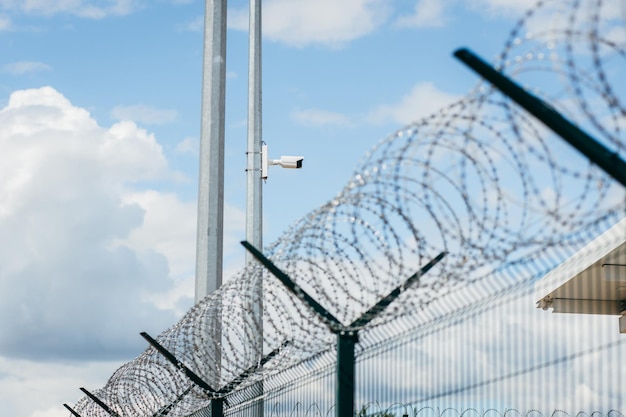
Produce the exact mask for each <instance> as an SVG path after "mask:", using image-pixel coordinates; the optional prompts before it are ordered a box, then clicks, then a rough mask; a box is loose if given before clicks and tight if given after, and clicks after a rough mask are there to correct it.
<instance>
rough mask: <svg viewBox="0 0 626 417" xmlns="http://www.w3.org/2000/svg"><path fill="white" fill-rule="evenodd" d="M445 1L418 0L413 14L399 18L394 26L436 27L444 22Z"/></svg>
mask: <svg viewBox="0 0 626 417" xmlns="http://www.w3.org/2000/svg"><path fill="white" fill-rule="evenodd" d="M446 3H447V2H446V1H441V0H418V1H417V3H416V4H415V10H414V11H413V14H411V15H406V16H401V17H400V18H399V19H398V20H397V21H396V24H397V25H398V26H401V27H437V26H443V25H444V24H445V22H446V18H445V15H444V11H445V6H446Z"/></svg>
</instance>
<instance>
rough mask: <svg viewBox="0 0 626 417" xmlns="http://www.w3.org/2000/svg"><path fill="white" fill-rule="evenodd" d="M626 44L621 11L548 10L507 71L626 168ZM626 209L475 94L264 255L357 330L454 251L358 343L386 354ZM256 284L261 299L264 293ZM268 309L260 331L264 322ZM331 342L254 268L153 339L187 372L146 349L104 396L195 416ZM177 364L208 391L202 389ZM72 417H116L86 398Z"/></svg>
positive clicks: (521, 123) (598, 4) (381, 153)
mask: <svg viewBox="0 0 626 417" xmlns="http://www.w3.org/2000/svg"><path fill="white" fill-rule="evenodd" d="M625 32H626V2H624V1H619V2H617V1H611V2H607V1H602V0H551V1H540V2H538V3H537V4H536V5H535V6H534V7H532V8H531V9H529V11H528V12H527V13H526V14H525V15H524V16H523V18H522V19H520V21H519V22H518V23H517V24H516V25H515V27H514V28H513V30H512V32H511V35H510V37H509V38H508V39H507V40H506V42H505V47H504V50H503V52H502V53H501V54H500V56H499V57H498V59H497V62H496V66H497V67H498V68H499V69H500V70H502V71H503V72H504V73H505V74H507V75H509V76H511V77H512V78H514V79H515V80H516V81H517V82H519V83H521V84H522V85H523V86H524V87H525V88H527V89H529V90H530V91H532V92H533V93H534V94H536V95H538V96H539V97H541V98H543V99H544V100H546V101H547V102H548V103H550V104H551V105H552V106H554V108H555V109H557V110H558V111H559V112H561V113H562V114H564V115H566V116H567V117H568V118H570V119H571V120H573V121H574V122H575V123H576V124H577V125H579V126H580V127H582V128H585V129H588V131H589V132H590V133H591V134H593V135H595V137H596V138H597V139H598V140H599V141H601V142H602V143H604V144H605V145H606V146H609V147H610V148H611V149H612V150H614V151H615V152H616V153H618V154H619V155H620V156H624V153H626V145H625V141H624V133H623V132H624V129H625V128H626V107H625V99H624V95H625V94H626V91H624V90H625V89H624V83H623V82H619V80H618V79H617V77H619V76H620V75H621V74H623V73H624V69H626V68H624V66H625V64H626V33H625ZM451 65H453V64H451ZM624 202H625V198H624V190H623V189H622V188H621V187H620V186H619V184H617V183H615V181H613V180H612V179H611V178H610V177H609V176H607V174H605V173H604V172H603V171H602V170H600V169H599V168H597V167H596V166H594V165H593V164H591V163H590V162H588V161H587V160H586V159H585V158H584V157H582V156H580V155H578V154H577V153H576V152H574V151H573V150H571V149H570V148H569V146H568V145H567V144H566V143H564V142H563V141H562V140H561V139H560V138H559V137H557V136H555V135H554V134H553V133H552V132H551V131H549V130H548V129H547V128H545V127H544V126H542V125H541V124H539V123H538V122H537V121H536V120H534V119H533V118H532V117H531V116H529V115H528V114H527V113H525V112H524V111H523V110H521V109H519V108H518V107H517V106H516V105H515V104H513V103H511V102H510V101H509V100H508V99H506V98H505V97H503V96H502V95H500V94H499V93H497V92H496V91H494V90H493V89H492V88H491V87H490V86H488V85H486V84H484V83H479V84H478V86H477V87H476V88H475V89H474V90H472V92H470V93H469V94H468V95H467V96H466V97H464V98H463V99H462V100H460V101H458V102H456V103H454V104H452V105H451V106H449V107H447V108H444V109H442V110H439V111H437V112H436V113H434V114H433V115H431V116H429V117H426V118H424V119H421V120H418V121H416V122H415V123H412V124H410V125H408V126H406V127H404V128H403V129H401V130H399V131H397V132H396V133H394V134H393V135H391V136H389V137H388V138H386V139H385V140H383V141H382V142H380V143H379V144H378V145H377V146H375V147H374V148H373V149H372V150H371V151H370V152H368V153H367V154H366V155H365V156H364V158H363V159H362V161H361V162H360V164H359V166H358V168H357V169H356V170H355V172H354V175H353V176H352V178H351V179H350V180H349V181H348V183H347V184H346V186H345V187H344V188H343V189H342V190H341V191H340V192H339V193H338V194H337V195H336V196H335V197H334V198H333V199H332V200H331V201H329V202H328V203H327V204H325V205H323V206H321V207H319V208H317V209H316V210H314V211H312V212H311V213H309V214H308V215H306V216H305V217H303V218H302V219H300V220H299V221H297V222H296V223H295V224H293V225H292V226H291V227H290V228H289V229H288V230H286V231H285V233H284V234H283V235H282V236H281V237H280V238H279V239H278V240H277V241H276V242H274V243H273V244H271V245H270V246H268V247H266V248H265V249H264V253H265V254H266V255H267V256H268V257H269V258H270V259H271V260H272V261H273V262H274V263H275V264H276V265H277V266H278V267H279V268H281V269H282V270H283V271H285V272H286V273H287V274H289V275H290V276H291V277H292V278H293V279H294V281H295V282H296V284H297V285H298V286H299V288H301V289H302V290H304V291H306V292H307V293H309V294H310V295H311V296H312V297H313V298H315V299H316V300H317V301H318V302H319V303H320V304H321V305H323V306H324V307H325V308H326V309H328V310H329V311H331V312H332V314H333V315H334V316H335V317H337V318H338V319H339V321H340V322H341V323H342V324H343V325H349V324H350V323H353V322H354V321H355V320H356V319H357V318H358V317H361V316H362V315H363V314H364V313H365V312H367V311H368V309H369V308H370V307H371V306H372V305H374V304H375V303H376V302H377V301H378V300H379V299H381V298H382V297H384V296H385V295H387V294H388V293H389V292H390V291H391V290H393V289H394V288H396V287H398V286H400V287H401V286H402V284H403V282H404V281H405V280H406V279H407V278H408V277H409V276H411V275H412V274H414V273H415V272H416V271H417V270H418V269H419V268H420V267H421V266H422V265H424V264H425V263H427V262H428V261H429V260H430V259H432V258H433V257H435V256H436V255H437V254H438V253H440V252H442V251H444V252H447V256H446V257H445V258H444V260H443V261H442V262H440V263H439V264H438V265H437V267H436V268H435V269H433V270H432V271H431V272H429V273H427V274H425V275H424V276H422V277H421V278H420V280H419V282H418V283H417V284H416V285H413V286H412V287H409V288H401V290H402V292H403V294H402V295H401V296H400V299H399V300H397V302H395V303H394V304H392V305H391V307H390V308H388V309H386V310H385V311H383V312H381V313H379V314H378V315H377V316H376V317H375V318H374V320H373V321H371V322H368V324H367V325H364V326H363V327H362V328H356V329H354V330H363V333H362V338H363V340H365V341H367V338H368V337H369V336H368V335H374V334H375V335H376V337H374V339H372V341H371V342H370V345H371V346H375V345H376V343H374V340H379V339H380V338H381V334H383V335H384V334H385V327H384V326H385V325H387V324H389V323H393V322H394V321H395V320H397V319H398V318H399V317H405V316H407V315H411V314H414V313H415V312H419V311H423V310H424V309H426V308H427V307H428V306H429V305H430V304H431V303H432V302H433V301H435V300H442V299H444V297H445V296H446V295H449V294H451V293H453V292H454V291H456V290H458V289H459V288H461V287H464V286H467V285H469V284H473V283H480V282H481V281H483V280H485V279H486V278H488V277H493V276H498V277H499V279H501V280H503V281H504V282H505V283H506V285H504V286H503V287H506V286H508V285H514V283H515V282H518V281H523V280H527V279H531V278H533V277H535V276H536V275H537V274H538V273H540V272H542V271H545V270H546V267H547V266H550V265H555V264H556V263H558V262H559V261H561V260H563V259H564V258H565V257H566V256H568V255H570V254H571V253H573V252H574V251H575V250H577V249H578V248H580V247H581V246H582V245H584V244H585V243H587V242H588V241H589V240H590V239H591V238H593V237H595V236H596V235H598V234H599V233H601V232H603V231H604V230H605V229H606V228H608V227H609V226H611V225H612V224H614V223H615V222H617V221H618V220H619V219H621V218H622V217H623V216H624V214H625V213H626V212H625V208H626V206H625V204H624ZM259 277H262V278H263V284H262V285H263V295H262V299H259V294H258V293H256V292H255V291H254V290H253V288H254V287H255V282H256V280H257V279H259ZM479 288H482V287H479ZM486 291H488V290H486V289H484V291H483V290H482V289H479V290H477V291H476V295H475V297H482V296H485V294H486ZM261 304H262V306H263V320H262V323H261V322H260V321H259V320H258V318H257V317H256V316H255V315H254V310H255V308H257V307H258V306H259V305H261ZM255 306H257V307H255ZM328 327H331V329H333V330H334V331H340V330H341V325H338V324H337V323H334V322H325V321H324V320H323V319H320V318H319V316H318V315H316V314H314V313H313V312H312V311H310V309H309V308H308V307H306V306H305V305H304V304H303V303H302V302H301V300H298V299H297V297H294V296H293V295H292V294H291V293H289V292H288V291H287V290H286V289H285V288H284V287H283V286H282V284H280V283H279V282H278V281H277V280H276V279H275V278H274V277H273V276H271V275H270V274H269V273H268V272H267V271H266V270H264V269H263V268H261V266H260V265H258V264H257V263H251V264H249V265H247V266H246V268H244V269H242V270H241V271H240V272H239V273H238V274H237V275H236V276H235V277H233V278H232V279H231V280H229V281H227V282H226V283H225V284H224V285H223V287H222V288H220V289H219V290H218V291H216V292H215V293H213V294H211V295H210V296H208V297H207V298H205V299H204V300H202V301H201V302H199V303H198V304H196V305H195V306H194V307H193V308H192V309H191V310H190V311H189V312H188V313H187V314H186V315H185V316H184V317H183V318H182V319H181V320H180V321H179V322H178V323H176V324H175V325H173V326H172V327H171V328H169V329H167V330H166V331H165V332H163V333H162V334H161V335H159V336H158V337H157V338H156V340H157V341H158V342H159V343H160V344H161V345H162V346H164V347H165V348H166V349H167V350H168V351H169V352H171V354H172V355H174V356H175V357H176V359H177V361H178V362H179V364H178V365H177V364H174V363H172V362H171V361H168V360H167V359H166V358H164V356H163V355H162V354H161V353H160V352H158V351H157V350H156V349H155V348H153V347H149V348H148V349H146V350H145V351H144V352H143V353H142V354H141V355H140V356H138V357H137V358H136V359H135V360H133V361H131V362H129V363H127V364H125V365H124V366H122V367H121V368H120V369H118V370H117V371H116V372H115V373H114V374H113V375H112V376H111V378H110V379H109V381H108V382H107V384H106V385H105V387H104V388H102V389H100V390H97V391H95V395H96V396H97V397H98V398H100V399H101V400H102V401H103V402H104V403H106V404H108V405H109V407H111V409H113V410H114V411H115V412H117V413H118V414H119V415H120V416H124V417H135V416H156V415H168V416H171V417H179V416H180V417H183V416H188V415H190V414H192V413H194V412H196V411H198V410H201V409H203V408H205V407H207V406H208V405H209V403H210V401H211V400H212V399H215V398H227V397H228V395H229V394H230V392H233V391H238V390H239V391H241V390H243V389H244V388H246V387H250V386H252V384H254V383H256V382H258V381H261V380H263V379H265V378H267V377H268V376H271V375H278V374H279V373H281V372H283V371H285V370H286V369H290V368H293V367H294V365H296V364H300V363H304V362H307V361H309V362H307V363H314V362H315V361H314V359H315V358H317V357H320V355H322V354H323V353H324V352H327V351H328V350H329V347H330V346H332V344H333V343H334V337H333V335H332V333H331V332H329V331H328ZM372 328H378V330H377V333H372V330H371V329H372ZM259 342H262V344H263V351H264V352H265V353H268V352H272V351H274V352H276V354H275V355H274V356H273V357H272V358H271V359H269V360H267V361H266V362H264V363H263V366H260V365H261V363H260V361H261V358H259V357H258V351H257V349H255V348H253V346H255V345H256V344H258V343H259ZM366 345H367V343H366ZM361 352H362V351H361ZM322 356H324V355H322ZM180 364H183V365H185V366H186V367H188V368H189V369H191V370H192V371H193V372H194V373H195V374H196V375H197V376H198V377H199V378H200V379H201V380H202V381H204V382H205V383H206V384H207V385H208V386H209V387H211V390H207V389H205V388H202V387H200V386H198V385H195V384H194V383H192V381H190V379H189V378H188V376H187V375H186V374H185V373H184V371H183V369H182V368H181V367H180V366H179V365H180ZM304 368H306V367H304ZM313 369H314V367H313ZM226 388H228V390H226ZM229 390H230V391H229ZM75 409H76V410H77V412H78V413H79V414H80V415H81V416H83V417H87V416H108V414H107V413H106V412H105V411H104V410H103V409H101V408H100V407H98V406H97V405H96V404H94V402H93V401H91V400H90V399H89V398H87V397H85V398H82V399H81V400H80V401H79V402H78V403H77V404H76V407H75ZM504 415H506V413H505V414H504Z"/></svg>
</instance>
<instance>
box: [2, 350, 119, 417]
mask: <svg viewBox="0 0 626 417" xmlns="http://www.w3.org/2000/svg"><path fill="white" fill-rule="evenodd" d="M119 365H120V364H119V363H118V362H100V363H95V362H91V363H85V364H68V363H65V364H60V363H57V364H53V363H46V364H42V363H38V362H32V361H25V360H19V359H10V360H9V359H5V358H2V357H0V415H2V416H15V417H67V416H68V415H69V411H67V410H66V409H65V408H64V407H63V403H67V404H69V405H70V406H72V405H74V404H75V402H76V401H77V400H78V399H79V398H81V397H83V394H82V393H81V392H80V391H79V390H78V388H79V387H80V386H85V387H99V386H102V385H103V384H104V381H106V379H107V378H108V377H109V376H110V375H111V374H112V373H113V371H115V369H116V368H118V367H119ZM79 384H80V385H79Z"/></svg>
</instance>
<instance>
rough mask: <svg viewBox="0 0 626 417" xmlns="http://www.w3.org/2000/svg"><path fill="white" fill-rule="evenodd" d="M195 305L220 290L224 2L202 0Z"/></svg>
mask: <svg viewBox="0 0 626 417" xmlns="http://www.w3.org/2000/svg"><path fill="white" fill-rule="evenodd" d="M202 68H203V69H202V110H201V111H202V123H201V129H200V175H199V185H198V226H197V227H198V229H197V241H196V290H195V302H196V303H197V302H198V301H200V300H202V299H203V298H204V297H206V296H207V295H208V294H210V293H212V292H213V291H215V290H216V289H218V288H219V287H220V286H221V285H222V258H223V235H224V113H225V110H224V109H225V97H226V88H225V87H226V0H206V3H205V14H204V59H203V65H202Z"/></svg>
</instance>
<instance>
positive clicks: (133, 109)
mask: <svg viewBox="0 0 626 417" xmlns="http://www.w3.org/2000/svg"><path fill="white" fill-rule="evenodd" d="M111 117H113V118H114V119H117V120H134V121H136V122H140V123H145V124H153V125H162V124H167V123H171V122H173V121H175V120H176V118H177V117H178V113H177V112H176V110H169V109H157V108H154V107H150V106H146V105H143V104H137V105H134V106H117V107H115V108H114V109H113V110H111Z"/></svg>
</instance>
